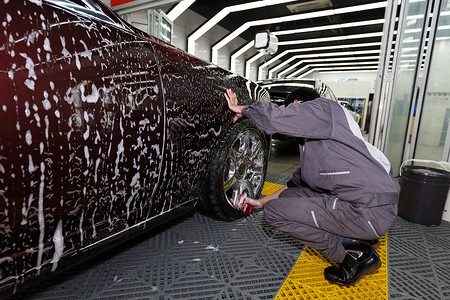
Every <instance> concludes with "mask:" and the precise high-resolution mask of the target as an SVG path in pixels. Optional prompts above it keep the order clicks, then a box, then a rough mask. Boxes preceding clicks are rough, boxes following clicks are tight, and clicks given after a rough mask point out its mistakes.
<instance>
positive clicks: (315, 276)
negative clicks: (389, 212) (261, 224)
mask: <svg viewBox="0 0 450 300" xmlns="http://www.w3.org/2000/svg"><path fill="white" fill-rule="evenodd" d="M281 187H283V185H280V184H275V183H271V182H267V181H266V182H265V183H264V187H263V190H262V192H261V194H263V195H269V194H271V193H273V192H275V191H277V190H278V189H280V188H281ZM379 240H380V246H379V247H378V249H377V253H378V255H379V256H380V259H381V267H380V268H379V269H378V270H376V271H375V272H373V273H370V274H366V275H365V276H364V277H363V278H361V280H359V281H358V282H357V283H356V284H355V285H353V286H350V287H340V286H338V285H335V284H330V283H329V282H328V281H327V280H325V278H324V276H323V270H324V269H325V268H326V267H328V266H330V265H332V264H334V265H336V263H335V262H334V261H331V260H329V259H327V258H325V257H324V256H323V255H322V254H320V252H319V251H317V250H315V249H313V248H310V247H305V249H304V250H303V252H302V254H301V255H300V257H299V259H298V260H297V262H296V264H295V265H294V267H293V268H292V270H291V273H290V274H289V275H288V277H287V278H286V280H285V282H284V283H283V285H282V286H281V288H280V290H279V291H278V294H277V295H276V296H275V300H286V299H293V300H299V299H345V300H347V299H349V300H350V299H351V300H356V299H361V300H366V299H377V300H379V299H388V266H387V257H388V255H387V234H386V235H384V236H383V237H381V238H380V239H379Z"/></svg>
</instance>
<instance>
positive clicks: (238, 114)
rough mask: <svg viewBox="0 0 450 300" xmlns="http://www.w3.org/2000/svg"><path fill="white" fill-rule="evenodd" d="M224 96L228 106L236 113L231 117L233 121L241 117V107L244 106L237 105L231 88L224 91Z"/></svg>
mask: <svg viewBox="0 0 450 300" xmlns="http://www.w3.org/2000/svg"><path fill="white" fill-rule="evenodd" d="M225 98H226V99H227V101H228V108H229V109H231V110H232V111H234V112H235V113H236V116H234V118H233V122H236V121H237V120H239V119H240V118H242V116H243V115H242V109H243V108H244V106H242V105H238V99H237V97H236V94H235V93H233V91H232V90H231V89H228V90H227V92H226V93H225Z"/></svg>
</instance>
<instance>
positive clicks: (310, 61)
mask: <svg viewBox="0 0 450 300" xmlns="http://www.w3.org/2000/svg"><path fill="white" fill-rule="evenodd" d="M349 59H350V58H349V57H338V58H326V59H324V58H321V59H305V60H302V61H301V62H300V63H299V64H298V65H301V64H304V63H315V62H324V63H327V62H330V61H331V62H332V61H343V60H349ZM351 59H354V60H366V59H379V56H360V57H352V58H351ZM376 63H378V61H377V62H376ZM302 70H303V68H302V69H300V70H297V71H295V72H294V73H292V74H291V75H289V76H287V77H289V78H292V77H295V76H296V75H297V74H299V73H301V71H302Z"/></svg>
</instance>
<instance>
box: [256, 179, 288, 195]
mask: <svg viewBox="0 0 450 300" xmlns="http://www.w3.org/2000/svg"><path fill="white" fill-rule="evenodd" d="M283 186H284V185H281V184H276V183H272V182H267V181H265V182H264V186H263V189H262V191H261V195H265V196H267V195H270V194H272V193H275V192H276V191H278V190H279V189H281V188H282V187H283Z"/></svg>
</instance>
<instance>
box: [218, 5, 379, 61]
mask: <svg viewBox="0 0 450 300" xmlns="http://www.w3.org/2000/svg"><path fill="white" fill-rule="evenodd" d="M386 5H387V2H386V1H382V2H377V3H371V4H363V5H356V6H352V7H349V8H338V9H329V10H324V11H321V12H313V13H304V14H297V15H292V16H288V17H281V18H270V19H262V20H257V21H250V22H246V23H244V24H243V25H241V26H240V27H239V28H238V29H236V30H235V31H233V32H232V33H230V34H229V35H227V37H225V38H223V39H222V40H220V41H219V42H218V43H217V44H216V45H214V46H213V47H212V53H211V56H212V63H215V64H217V60H218V51H219V49H220V48H222V47H224V46H225V45H226V44H228V43H229V42H231V41H232V40H233V39H235V38H236V37H237V36H239V35H240V34H241V33H243V32H244V31H245V30H247V29H248V28H250V27H251V26H258V25H267V24H273V23H280V22H289V21H296V20H304V19H311V18H316V17H323V16H332V15H337V14H343V13H346V12H356V11H365V10H371V9H376V8H384V7H386Z"/></svg>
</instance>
